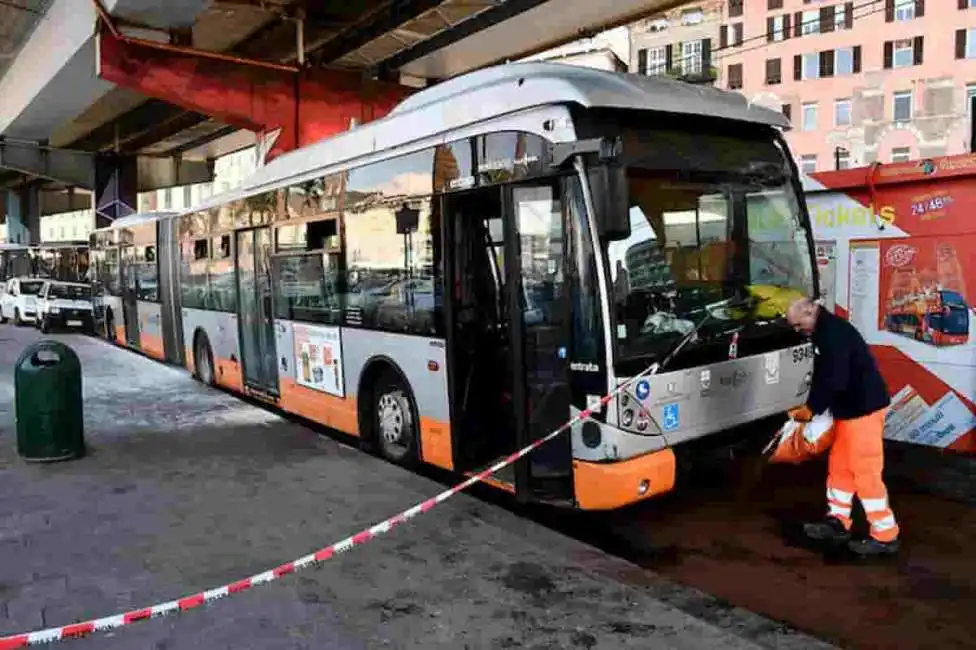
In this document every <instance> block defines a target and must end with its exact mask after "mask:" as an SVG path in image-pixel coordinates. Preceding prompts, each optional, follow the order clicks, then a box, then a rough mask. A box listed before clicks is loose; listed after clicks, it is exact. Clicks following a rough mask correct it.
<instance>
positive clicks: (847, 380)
mask: <svg viewBox="0 0 976 650" xmlns="http://www.w3.org/2000/svg"><path fill="white" fill-rule="evenodd" d="M810 340H811V341H812V342H813V344H814V345H815V346H816V348H817V354H816V355H815V356H814V360H813V385H812V386H811V387H810V396H809V397H808V398H807V406H808V407H810V410H811V411H813V412H814V413H823V412H824V411H825V410H827V409H830V412H831V414H832V415H833V416H834V419H837V420H853V419H854V418H859V417H863V416H865V415H868V414H870V413H874V412H875V411H877V410H878V409H882V408H885V407H886V406H888V405H889V404H890V403H891V399H890V397H889V396H888V387H887V386H885V383H884V379H882V378H881V373H880V372H878V365H877V364H876V363H875V361H874V356H872V354H871V350H870V349H869V348H868V344H867V343H866V342H865V341H864V338H863V337H861V334H860V332H858V331H857V330H856V329H855V328H854V326H853V325H851V324H850V323H848V322H847V321H846V320H844V319H843V318H841V317H839V316H836V315H834V314H832V313H830V312H829V311H827V310H826V309H823V308H821V309H820V311H819V314H818V315H817V324H816V326H815V327H814V330H813V335H812V336H811V337H810Z"/></svg>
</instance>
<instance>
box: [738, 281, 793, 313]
mask: <svg viewBox="0 0 976 650" xmlns="http://www.w3.org/2000/svg"><path fill="white" fill-rule="evenodd" d="M748 290H749V293H750V294H751V295H753V296H755V297H756V298H759V299H760V300H761V301H762V302H760V303H759V305H758V307H757V308H756V315H757V316H759V317H760V318H776V317H777V316H781V315H783V314H785V313H786V310H787V309H789V308H790V305H792V304H793V303H794V302H796V301H797V300H799V299H800V298H803V297H804V293H803V292H802V291H799V290H797V289H793V288H792V287H777V286H775V285H772V284H750V285H749V286H748Z"/></svg>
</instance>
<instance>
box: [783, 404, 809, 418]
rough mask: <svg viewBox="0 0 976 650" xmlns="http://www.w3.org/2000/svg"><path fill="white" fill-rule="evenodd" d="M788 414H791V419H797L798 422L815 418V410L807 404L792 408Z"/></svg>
mask: <svg viewBox="0 0 976 650" xmlns="http://www.w3.org/2000/svg"><path fill="white" fill-rule="evenodd" d="M786 414H787V415H789V416H790V419H791V420H795V421H797V422H809V421H810V420H812V419H813V411H811V410H810V407H809V406H807V405H806V404H804V405H803V406H797V407H796V408H794V409H790V410H789V411H787V412H786Z"/></svg>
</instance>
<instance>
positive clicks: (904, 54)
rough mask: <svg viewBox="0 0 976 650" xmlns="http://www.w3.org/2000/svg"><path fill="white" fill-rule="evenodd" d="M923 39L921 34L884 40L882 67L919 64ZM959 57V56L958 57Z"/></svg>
mask: <svg viewBox="0 0 976 650" xmlns="http://www.w3.org/2000/svg"><path fill="white" fill-rule="evenodd" d="M924 46H925V39H924V38H923V37H922V36H916V37H915V38H905V39H899V40H897V41H885V43H884V67H885V69H889V68H907V67H910V66H913V65H921V64H922V59H923V54H924V49H925V47H924ZM956 47H957V55H958V47H959V44H958V36H957V43H956ZM960 58H961V57H960Z"/></svg>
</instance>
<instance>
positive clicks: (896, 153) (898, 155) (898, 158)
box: [891, 147, 912, 163]
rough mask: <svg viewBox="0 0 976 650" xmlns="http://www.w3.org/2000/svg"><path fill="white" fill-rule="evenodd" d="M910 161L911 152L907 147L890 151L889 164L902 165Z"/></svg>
mask: <svg viewBox="0 0 976 650" xmlns="http://www.w3.org/2000/svg"><path fill="white" fill-rule="evenodd" d="M911 159H912V150H911V149H910V148H909V147H894V148H893V149H892V150H891V162H893V163H903V162H908V161H909V160H911Z"/></svg>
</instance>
